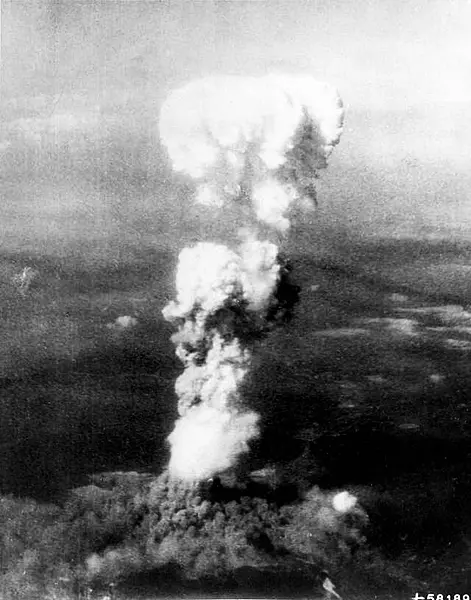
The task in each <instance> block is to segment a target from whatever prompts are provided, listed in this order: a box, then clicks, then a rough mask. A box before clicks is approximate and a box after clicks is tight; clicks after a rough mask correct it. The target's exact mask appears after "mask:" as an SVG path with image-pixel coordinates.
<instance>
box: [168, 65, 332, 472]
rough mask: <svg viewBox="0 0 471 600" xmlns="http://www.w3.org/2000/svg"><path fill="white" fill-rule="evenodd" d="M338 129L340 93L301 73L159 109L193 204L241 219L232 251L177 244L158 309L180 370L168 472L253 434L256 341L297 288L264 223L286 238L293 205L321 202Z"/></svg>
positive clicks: (216, 459) (247, 81) (224, 452)
mask: <svg viewBox="0 0 471 600" xmlns="http://www.w3.org/2000/svg"><path fill="white" fill-rule="evenodd" d="M342 124H343V108H342V103H341V100H340V98H339V96H338V94H337V92H336V91H335V90H334V89H333V88H332V87H330V86H329V85H327V84H324V83H319V82H317V81H315V80H314V79H312V78H310V77H306V76H279V75H277V76H275V75H271V76H267V77H261V78H250V77H214V78H207V79H202V80H198V81H194V82H191V83H189V84H188V85H186V86H184V87H182V88H181V89H178V90H176V91H174V92H173V93H172V94H171V95H170V96H169V97H168V99H167V100H166V102H165V103H164V105H163V106H162V109H161V114H160V123H159V127H160V136H161V139H162V142H163V144H164V145H165V146H166V148H167V151H168V154H169V156H170V158H171V160H172V162H173V168H174V170H175V171H177V172H181V173H184V174H186V175H189V176H190V177H191V178H192V179H193V180H194V181H195V184H196V193H195V201H196V202H197V203H202V204H205V205H207V206H211V207H214V210H217V211H218V214H219V215H220V216H221V218H224V217H223V215H224V210H223V209H224V206H227V205H229V204H231V205H232V206H236V207H240V208H241V214H243V215H244V218H245V226H244V227H243V228H242V229H240V231H239V232H238V233H239V241H238V242H237V244H233V246H234V247H232V248H231V247H229V246H226V245H223V244H216V243H211V242H209V241H208V242H200V243H198V244H196V245H195V246H194V247H191V248H185V249H183V250H182V251H181V253H180V256H179V261H178V268H177V275H176V289H177V298H176V301H174V302H171V303H170V304H169V305H168V306H166V307H165V308H164V310H163V314H164V317H165V318H166V319H167V320H168V321H170V322H172V323H174V324H175V325H176V326H177V329H178V331H177V333H176V334H174V336H172V340H173V342H174V343H175V344H176V347H177V350H176V353H177V356H178V357H179V359H180V360H181V361H182V363H183V365H184V371H183V373H182V374H181V375H180V377H179V378H178V379H177V382H176V387H175V389H176V393H177V396H178V398H179V402H178V412H179V415H180V416H179V418H178V420H177V422H176V424H175V428H174V430H173V432H172V433H171V434H170V436H169V441H170V445H171V457H170V462H169V467H168V468H169V473H170V475H171V476H172V477H176V478H179V479H183V480H186V481H193V482H195V481H200V480H202V479H205V478H208V477H211V476H213V475H215V474H217V473H220V472H222V471H224V470H226V469H228V468H229V467H232V466H234V465H235V464H236V462H237V459H238V457H239V456H240V455H241V454H242V453H244V452H247V451H248V443H249V442H250V440H251V439H253V438H255V437H256V436H257V435H258V434H259V416H258V415H257V414H256V413H255V412H253V411H252V410H250V407H249V406H248V404H247V400H246V399H245V398H243V397H242V394H241V392H240V390H241V384H242V382H243V381H244V379H245V378H246V376H247V373H248V372H249V370H250V365H251V359H252V356H253V352H254V345H255V343H256V341H257V340H260V339H261V338H263V336H265V335H266V334H267V333H268V331H269V330H270V329H271V327H272V326H273V325H274V324H277V323H279V322H283V321H285V320H286V319H287V318H288V317H289V316H290V314H291V310H292V305H293V304H294V302H295V301H296V300H297V293H296V290H295V289H294V288H293V286H291V285H290V283H289V265H288V263H287V262H286V261H285V260H283V259H282V258H281V256H280V254H279V249H278V247H277V245H276V244H274V243H273V242H272V241H269V240H264V239H262V240H260V239H258V238H259V237H260V232H261V231H262V230H267V229H268V230H269V231H270V230H271V231H273V232H277V234H278V235H281V234H285V235H286V234H287V232H288V229H289V214H290V209H291V208H292V207H293V206H294V205H296V204H298V205H299V206H301V207H303V208H306V209H307V208H309V207H312V205H313V204H314V203H315V202H316V193H315V179H316V178H317V173H318V171H319V169H322V168H325V167H326V166H327V159H328V157H329V155H330V153H331V152H332V149H333V148H334V146H335V145H336V144H337V143H338V141H339V139H340V135H341V132H342ZM262 226H263V227H262Z"/></svg>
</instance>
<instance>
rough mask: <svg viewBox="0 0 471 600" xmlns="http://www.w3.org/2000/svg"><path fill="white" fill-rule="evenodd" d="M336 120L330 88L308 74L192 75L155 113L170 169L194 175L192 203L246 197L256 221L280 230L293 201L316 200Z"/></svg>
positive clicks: (335, 137)
mask: <svg viewBox="0 0 471 600" xmlns="http://www.w3.org/2000/svg"><path fill="white" fill-rule="evenodd" d="M342 125H343V108H342V102H341V100H340V98H339V96H338V94H337V92H336V90H335V89H334V88H332V87H331V86H329V85H327V84H324V83H319V82H317V81H316V80H314V79H312V78H311V77H307V76H281V75H270V76H267V77H261V78H250V77H214V78H207V79H202V80H198V81H194V82H191V83H189V84H188V85H186V86H184V87H183V88H181V89H179V90H177V91H175V92H173V93H172V94H171V95H170V96H169V98H168V99H167V101H166V102H165V103H164V105H163V107H162V110H161V115H160V135H161V138H162V141H163V143H164V145H165V146H166V147H167V149H168V152H169V155H170V157H171V159H172V161H173V167H174V169H175V170H176V171H181V172H183V173H186V174H187V175H190V176H191V177H193V178H194V179H195V180H196V181H197V184H198V189H197V194H196V199H197V201H198V202H201V203H204V204H208V205H213V206H219V207H220V206H222V205H224V204H225V203H226V202H232V201H234V199H236V198H237V199H238V200H239V201H245V202H248V203H250V202H251V203H252V204H253V207H254V209H255V212H256V215H257V217H258V219H260V220H261V221H263V222H265V223H267V224H268V225H270V226H272V227H274V228H276V229H279V230H281V231H285V230H286V229H287V228H288V227H289V222H288V220H287V218H286V216H285V215H286V213H287V212H288V209H289V207H290V206H291V205H292V204H293V202H295V201H302V202H303V203H304V204H306V201H308V202H312V201H313V200H315V197H314V180H315V178H316V173H317V171H318V170H319V169H322V168H325V167H326V165H327V158H328V157H329V155H330V153H331V152H332V149H333V147H334V146H335V145H336V144H337V143H338V141H339V139H340V135H341V133H342Z"/></svg>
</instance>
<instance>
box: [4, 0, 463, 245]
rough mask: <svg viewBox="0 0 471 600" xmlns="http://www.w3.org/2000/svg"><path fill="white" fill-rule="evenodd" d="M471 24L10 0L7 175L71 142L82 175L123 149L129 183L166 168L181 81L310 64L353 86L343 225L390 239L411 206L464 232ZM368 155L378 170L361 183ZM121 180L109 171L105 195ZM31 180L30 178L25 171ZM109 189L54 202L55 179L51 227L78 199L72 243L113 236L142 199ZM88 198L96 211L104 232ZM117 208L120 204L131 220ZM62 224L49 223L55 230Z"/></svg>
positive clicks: (278, 9) (337, 189)
mask: <svg viewBox="0 0 471 600" xmlns="http://www.w3.org/2000/svg"><path fill="white" fill-rule="evenodd" d="M469 31H471V2H468V0H369V1H368V0H356V1H351V0H284V1H279V2H277V1H276V0H270V1H263V0H260V1H259V0H251V1H244V0H237V1H231V0H225V1H224V0H219V1H217V0H202V1H197V0H193V1H190V0H155V1H146V0H127V1H126V0H123V1H121V2H118V1H114V0H102V1H101V2H100V1H98V0H81V1H79V0H50V1H47V0H3V2H2V42H1V49H2V77H1V90H0V93H1V96H2V102H1V106H0V118H1V130H0V152H1V153H3V155H4V161H3V164H2V170H3V179H4V181H5V180H8V179H9V177H10V176H11V177H12V176H13V175H12V173H13V172H14V171H15V169H17V168H20V170H21V165H20V164H19V163H21V162H22V161H21V160H20V161H19V160H18V152H19V151H20V150H21V152H20V155H21V156H23V155H22V154H21V153H22V152H23V149H22V148H23V147H24V148H26V149H27V150H28V151H30V150H31V148H32V149H33V150H34V161H35V162H36V163H38V164H42V163H43V161H44V162H45V163H47V164H48V165H49V164H50V161H51V160H57V156H56V157H55V158H53V159H51V157H50V155H51V154H54V152H53V150H52V148H53V147H54V146H57V143H60V144H65V145H66V146H67V148H68V151H70V152H71V154H72V155H73V156H75V157H77V156H80V160H79V159H76V160H75V159H74V160H75V162H74V160H72V162H71V163H70V164H69V168H70V173H71V177H70V178H69V179H71V180H73V179H74V175H73V173H78V171H79V170H80V169H83V168H88V167H90V168H92V167H91V166H90V165H89V164H88V166H87V160H89V161H91V162H93V163H95V164H94V165H93V168H94V169H98V170H99V169H100V168H102V169H104V170H105V171H106V173H108V172H109V171H110V170H111V171H112V170H113V169H115V170H116V168H117V166H116V165H118V163H119V160H118V159H119V157H121V159H120V160H122V164H121V163H120V164H121V167H123V168H121V167H120V169H121V170H120V171H119V173H120V174H119V175H116V174H115V175H114V176H113V177H114V180H115V181H116V177H118V178H119V177H122V178H123V182H126V181H130V180H131V179H132V175H133V173H132V172H131V171H132V170H146V169H151V168H153V167H154V166H155V164H157V163H158V160H156V159H155V158H154V153H155V156H157V154H158V136H157V130H156V128H155V121H156V117H157V114H158V110H159V106H160V103H161V102H162V99H163V98H164V97H165V95H166V94H167V93H168V91H169V90H170V89H172V88H173V87H175V86H176V85H178V84H182V83H184V82H187V81H188V80H190V79H193V78H195V77H199V76H203V75H209V74H214V73H238V74H258V73H260V74H265V73H267V72H272V71H288V72H301V73H310V74H312V75H314V76H315V77H317V78H319V79H323V80H326V81H328V82H330V83H332V84H334V85H335V86H337V87H338V89H339V90H340V93H341V95H342V97H343V99H344V102H345V104H346V107H347V121H346V130H345V134H344V137H343V140H342V142H341V144H340V146H339V149H338V150H337V151H336V152H335V155H334V157H333V160H332V166H331V169H330V170H328V172H327V173H326V175H325V177H324V180H325V182H326V183H325V189H324V188H322V190H323V192H322V193H323V194H324V199H325V202H324V206H326V207H330V208H332V207H334V208H333V209H332V210H333V214H336V218H337V217H338V218H339V219H341V218H342V214H343V215H344V214H345V213H346V212H348V211H351V213H352V214H353V213H354V218H353V219H351V222H352V224H353V225H355V224H356V225H355V226H358V224H359V223H366V224H368V223H370V224H371V228H370V229H372V230H373V229H374V230H375V231H378V230H380V231H384V232H385V234H388V235H389V234H391V232H396V233H397V232H398V231H399V233H400V231H401V227H403V226H402V225H400V223H402V222H404V219H405V218H404V214H406V213H407V212H408V211H409V212H410V214H412V215H415V217H414V218H415V220H416V223H418V225H417V228H416V229H414V226H412V229H411V230H410V231H411V232H412V233H413V234H414V235H415V234H417V235H420V231H421V230H422V229H421V227H422V226H423V225H424V220H425V221H427V220H430V218H431V219H432V221H431V226H432V228H433V223H437V224H438V225H439V226H440V227H442V229H443V227H445V230H447V231H448V229H447V228H449V230H450V231H455V232H456V231H457V227H458V229H460V231H461V235H462V234H463V222H466V227H465V228H464V229H467V228H468V221H467V220H468V219H469V223H470V224H471V210H470V209H468V204H469V201H468V198H467V197H465V196H464V195H463V194H466V190H467V189H469V183H470V180H469V175H468V171H469V169H468V165H469V164H470V161H471V151H470V142H469V140H470V137H471V125H470V118H469V114H468V113H469V110H468V106H469V103H470V102H471V77H470V76H469V74H470V73H471V42H469ZM104 147H106V152H105V150H103V148H104ZM130 148H131V149H132V148H134V154H132V152H131V150H130ZM8 153H10V154H9V155H8V156H9V157H8V156H7V154H8ZM123 153H124V155H125V157H127V158H125V159H123ZM13 155H14V158H12V156H13ZM131 155H132V156H133V157H134V158H133V161H134V162H133V163H132V164H130V162H129V156H131ZM15 157H16V158H15ZM87 157H88V158H87ZM29 160H31V159H29ZM34 161H33V162H34ZM48 161H49V162H48ZM123 161H124V162H123ZM131 162H132V161H131ZM105 163H106V164H105ZM359 163H360V164H361V165H364V164H366V165H367V166H369V168H370V170H371V173H370V174H368V173H366V175H365V172H363V171H362V173H361V177H360V176H359V172H358V168H357V167H358V164H359ZM123 165H124V166H123ZM48 168H49V167H48ZM61 169H63V167H61ZM126 169H128V171H127V172H126ZM398 169H399V171H398ZM157 175H158V174H157ZM157 175H156V176H157ZM76 177H79V176H78V175H76ZM365 177H366V179H365ZM329 178H332V179H331V182H332V185H331V186H330V187H329V184H328V182H329ZM105 179H106V177H104V176H101V175H100V181H101V185H102V187H101V190H102V189H103V186H104V187H105V188H106V185H105V184H103V181H104V180H105ZM157 179H158V176H157ZM444 180H446V181H447V182H448V184H449V185H448V184H447V185H444ZM2 185H3V186H4V185H5V183H3V184H2ZM21 185H22V186H23V187H24V186H26V187H27V186H28V183H27V181H26V179H25V178H23V179H22V183H21ZM35 185H36V184H35ZM322 185H324V184H322ZM346 186H347V187H348V193H347V192H346V191H345V187H346ZM382 186H384V190H382ZM77 187H79V188H80V190H82V192H81V193H82V197H81V199H79V198H78V195H77V194H78V192H77V189H76V188H77ZM92 187H93V186H92ZM119 187H120V186H119V185H118V188H119ZM121 187H123V189H124V188H125V187H126V186H125V184H124V183H123V185H122V186H121ZM95 188H96V186H95V187H94V189H93V190H88V191H87V192H86V193H87V194H88V196H87V198H88V199H90V198H92V199H93V201H92V200H84V197H83V195H84V194H85V192H83V190H84V189H85V188H84V186H75V189H74V193H75V196H73V194H68V193H67V190H62V191H61V194H63V195H62V197H63V198H64V197H65V196H67V194H68V198H67V200H64V201H63V202H64V203H65V204H63V203H62V201H61V202H58V200H57V197H56V196H57V194H56V195H54V194H52V196H54V201H53V202H52V204H51V201H47V196H48V193H49V197H50V196H51V192H50V191H49V192H48V191H47V181H46V183H45V188H44V190H43V191H42V192H40V194H42V193H44V205H47V207H48V209H47V210H48V215H47V220H48V222H49V223H51V219H52V220H53V213H54V207H55V210H56V212H57V215H62V217H64V218H65V213H63V208H62V207H63V205H66V206H67V211H68V212H67V215H68V217H67V218H68V219H69V221H70V214H71V212H70V211H71V210H72V212H73V211H74V210H76V212H77V211H78V212H77V214H76V217H77V218H76V219H75V225H74V229H73V230H71V229H70V226H67V227H66V228H65V230H64V231H63V233H62V238H61V240H62V241H61V243H64V242H65V241H66V239H67V236H69V237H71V238H74V236H75V237H77V236H78V237H79V238H80V236H81V235H82V231H84V230H85V229H88V233H87V234H90V230H91V228H92V229H93V227H95V228H97V231H98V229H100V230H103V228H104V227H105V223H106V222H107V221H109V223H108V225H107V227H108V229H109V231H108V230H107V231H108V233H109V234H110V235H111V234H112V233H113V232H115V233H116V231H117V230H116V223H114V224H112V222H111V220H110V219H111V217H113V218H115V220H116V219H117V220H118V221H119V219H120V215H121V216H122V215H123V214H126V215H128V216H129V212H130V211H129V206H128V205H129V202H130V200H129V199H128V200H129V202H127V201H126V202H124V201H123V199H122V198H120V194H119V191H116V189H114V190H112V192H113V193H111V192H110V193H107V194H105V195H104V196H103V194H101V191H100V190H98V191H97V190H96V189H95ZM370 189H371V190H372V194H370V193H369V190H370ZM341 190H343V194H342V193H341ZM29 192H31V190H29ZM29 192H28V190H26V191H25V193H23V191H21V192H19V191H18V186H16V187H15V189H14V190H13V191H12V187H11V186H10V187H9V188H8V193H6V191H5V189H3V194H2V195H3V198H4V202H5V203H6V204H7V205H10V204H13V205H14V204H15V203H16V200H14V196H15V194H16V196H18V195H22V196H23V197H25V196H28V193H29ZM108 192H109V189H108ZM383 192H384V193H383ZM123 193H124V192H123ZM149 193H150V192H149ZM34 194H35V195H36V198H35V201H34V207H33V209H32V210H33V212H34V219H32V220H31V219H30V227H29V230H28V231H29V235H30V236H32V239H33V240H34V236H35V235H36V234H37V235H42V233H41V232H42V231H43V229H42V228H43V226H44V219H45V218H46V217H44V214H42V213H41V210H42V209H41V207H42V202H41V198H40V197H38V196H37V194H38V192H37V187H35V192H34ZM30 195H31V194H30ZM144 195H145V194H144ZM105 196H106V197H105ZM342 196H343V197H342ZM382 196H383V197H382ZM73 198H76V201H75V200H74V199H73ZM110 198H111V200H110ZM339 198H340V199H339ZM140 201H141V205H142V206H144V205H145V206H147V205H146V199H145V198H141V199H140ZM74 202H75V204H74ZM87 202H88V203H89V204H90V202H92V204H93V206H94V209H93V210H94V211H95V212H94V213H93V211H92V213H93V215H94V216H93V219H92V221H91V222H90V223H89V226H87V225H86V223H87V221H86V215H85V216H84V214H85V213H84V212H83V211H84V209H83V205H84V204H87ZM113 202H114V203H118V204H120V210H121V212H120V213H119V214H118V215H117V213H116V210H115V208H113V207H112V206H111V205H110V203H113ZM342 202H344V203H345V206H343V205H342ZM321 203H322V198H321ZM125 205H126V206H128V208H127V209H126V210H125V208H123V207H124V206H125ZM71 206H72V209H71ZM450 206H451V208H450ZM51 207H52V208H51ZM74 207H75V208H74ZM346 207H347V208H348V211H346ZM330 208H329V210H330ZM15 210H16V209H15ZM22 210H27V206H26V208H25V207H24V208H23V209H22ZM87 210H89V207H88V208H87ZM135 210H136V211H137V212H138V207H137V206H136V207H135ZM51 211H52V212H51ZM61 211H62V212H61ZM123 211H124V213H123ZM336 211H337V212H336ZM89 212H90V211H89ZM131 212H132V211H131ZM13 213H14V214H13ZM13 213H11V211H10V213H8V211H6V213H5V215H4V223H7V222H10V221H9V220H8V219H9V218H10V220H11V223H13V224H12V225H11V227H10V225H8V224H4V225H3V234H4V236H5V235H7V236H9V239H13V238H14V237H15V236H16V235H17V234H18V232H19V229H18V228H19V227H20V225H19V224H18V219H17V215H18V211H17V210H16V212H15V211H13ZM98 213H99V217H100V218H99V219H98V220H97V218H95V217H96V215H97V214H98ZM22 214H25V213H22ZM87 214H89V213H87ZM90 214H91V213H90ZM15 215H16V217H15ZM394 215H397V222H395V216H394ZM430 215H431V216H430ZM79 217H80V218H79ZM58 218H59V217H58ZM15 219H16V220H15ZM84 219H85V221H84ZM97 222H99V223H100V226H99V227H98V226H97V225H96V223H97ZM84 223H85V225H84ZM81 224H82V225H81ZM388 224H389V225H388ZM425 224H426V225H427V223H425ZM444 224H445V225H444ZM9 227H10V229H9ZM105 229H106V227H105ZM366 229H368V228H366ZM57 230H60V227H56V228H55V229H54V227H52V228H51V227H49V233H48V235H49V237H51V236H52V237H54V235H56V234H57ZM118 230H119V231H121V229H120V228H119V227H118ZM470 231H471V229H470ZM54 232H55V233H54ZM466 235H467V234H466Z"/></svg>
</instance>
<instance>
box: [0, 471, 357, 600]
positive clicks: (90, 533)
mask: <svg viewBox="0 0 471 600" xmlns="http://www.w3.org/2000/svg"><path fill="white" fill-rule="evenodd" d="M92 480H93V481H94V483H92V484H91V485H89V486H86V487H84V488H79V489H77V490H74V491H73V492H71V494H70V497H69V499H68V500H67V502H66V503H65V505H64V506H63V507H62V508H59V507H57V506H40V505H38V504H35V503H33V502H32V501H29V502H28V501H23V502H20V501H15V500H13V499H8V498H4V499H2V502H1V504H0V507H1V513H0V521H1V523H2V532H3V548H2V576H1V578H0V592H1V597H2V598H3V599H5V600H8V599H9V598H17V597H20V598H29V599H33V598H43V599H44V598H48V597H50V598H53V597H57V596H54V595H53V594H57V595H59V597H61V598H69V597H70V598H72V597H74V595H73V594H75V593H76V591H77V589H79V588H80V589H85V588H86V587H88V586H91V587H92V588H93V589H95V590H104V589H106V587H107V586H108V585H109V584H110V583H113V584H118V587H119V586H120V585H121V584H123V583H124V582H126V580H129V579H130V578H132V577H133V576H136V575H137V574H139V573H145V572H154V571H156V570H157V571H160V572H163V573H165V572H168V569H169V567H172V568H173V569H174V571H172V573H174V574H176V575H178V577H180V578H182V579H190V580H192V579H195V580H196V579H197V580H205V579H207V578H209V579H213V580H219V581H225V580H227V578H231V577H232V576H233V575H234V574H236V573H237V572H238V571H239V570H240V569H243V568H248V567H249V568H254V569H257V570H266V569H273V568H278V569H279V568H284V569H287V570H290V569H294V570H296V569H299V568H300V567H301V568H306V569H307V571H312V569H314V570H315V571H316V572H317V571H320V570H322V569H323V568H329V569H332V568H334V569H335V568H339V567H340V566H341V565H342V564H345V563H348V562H349V561H350V560H351V557H352V554H353V553H354V552H355V550H356V549H358V548H359V546H360V545H361V544H362V542H363V528H364V527H365V525H366V524H367V517H366V514H365V513H364V511H363V510H362V509H360V508H359V507H358V506H357V503H356V500H355V499H354V498H353V497H352V496H350V495H348V494H346V493H345V492H341V493H337V494H335V493H333V492H329V493H323V492H321V491H320V490H319V489H317V488H313V489H312V490H311V491H310V492H309V493H308V494H307V496H306V497H305V499H304V501H303V502H301V503H300V502H296V503H293V504H289V505H286V504H285V505H279V503H277V502H276V500H275V499H272V500H267V499H265V498H262V497H254V496H251V495H249V494H250V490H249V489H246V490H242V491H240V492H238V493H237V492H236V491H235V490H232V498H229V497H226V498H223V497H222V495H221V493H220V491H218V490H211V489H208V488H207V486H205V485H204V484H195V485H194V486H191V487H190V486H188V484H187V483H186V482H184V483H177V482H176V481H175V480H174V479H172V478H170V477H169V475H168V473H167V472H164V473H163V474H162V475H160V476H159V477H158V478H157V479H155V478H154V476H152V475H148V476H146V475H142V474H141V475H139V474H137V473H113V474H108V475H106V474H104V475H102V476H94V477H93V478H92ZM7 540H9V541H7ZM303 565H304V566H303ZM175 569H176V570H175ZM15 594H19V596H16V595H15ZM47 594H49V596H48V595H47ZM98 597H99V596H98Z"/></svg>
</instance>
